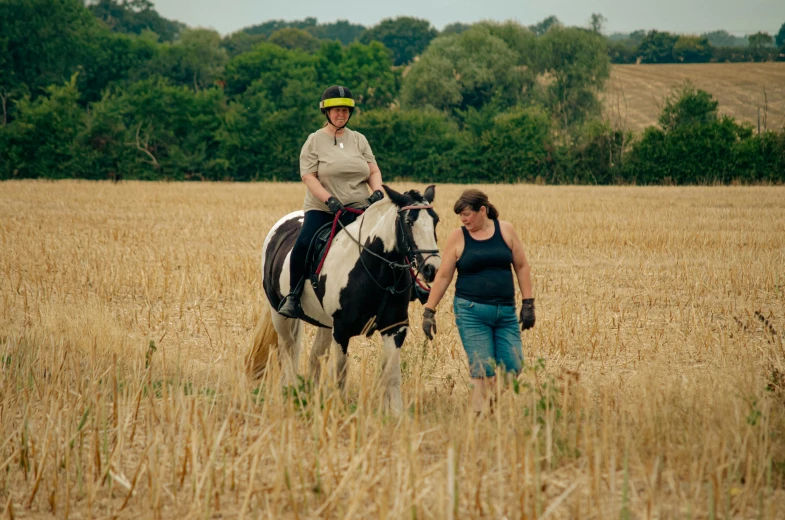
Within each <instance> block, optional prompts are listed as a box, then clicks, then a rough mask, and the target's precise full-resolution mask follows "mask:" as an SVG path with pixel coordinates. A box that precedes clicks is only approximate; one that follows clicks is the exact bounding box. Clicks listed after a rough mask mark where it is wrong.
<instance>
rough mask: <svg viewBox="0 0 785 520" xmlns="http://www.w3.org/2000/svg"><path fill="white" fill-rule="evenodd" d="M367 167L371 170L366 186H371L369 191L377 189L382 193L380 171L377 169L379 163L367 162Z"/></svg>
mask: <svg viewBox="0 0 785 520" xmlns="http://www.w3.org/2000/svg"><path fill="white" fill-rule="evenodd" d="M368 168H370V170H371V175H370V176H369V177H368V186H370V187H371V191H376V190H379V191H381V192H382V193H384V190H383V189H382V171H381V170H380V169H379V165H378V164H376V163H370V162H369V163H368Z"/></svg>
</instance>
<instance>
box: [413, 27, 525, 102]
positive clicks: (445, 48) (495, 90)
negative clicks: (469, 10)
mask: <svg viewBox="0 0 785 520" xmlns="http://www.w3.org/2000/svg"><path fill="white" fill-rule="evenodd" d="M517 61H518V56H517V55H516V53H515V52H513V51H512V50H511V49H510V48H509V47H508V46H507V45H506V44H505V43H504V41H502V39H501V38H498V37H496V36H493V35H491V34H489V32H488V31H487V30H485V29H483V28H481V27H478V28H472V29H470V30H468V31H465V32H463V33H461V34H457V35H456V34H451V35H448V36H440V37H439V38H436V39H435V40H433V42H431V45H430V46H429V47H428V49H427V50H426V51H425V52H424V53H423V55H422V56H421V57H420V60H418V61H417V62H416V63H414V64H412V67H411V70H410V71H409V73H408V74H407V75H406V76H405V77H404V79H403V84H402V88H401V100H402V102H403V104H404V106H406V107H418V106H427V105H431V106H433V107H435V108H437V109H439V110H467V109H468V108H469V107H474V108H476V109H479V108H481V107H483V106H484V105H486V104H489V103H494V104H496V105H497V106H499V107H501V108H504V107H507V106H512V105H514V104H515V103H517V102H518V100H519V99H520V98H521V97H522V96H523V94H524V92H523V86H524V84H525V80H524V79H525V77H526V76H527V72H526V71H524V70H521V69H520V68H517V67H516V63H517Z"/></svg>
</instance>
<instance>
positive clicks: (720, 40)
mask: <svg viewBox="0 0 785 520" xmlns="http://www.w3.org/2000/svg"><path fill="white" fill-rule="evenodd" d="M701 36H703V37H704V38H706V39H707V40H709V43H710V44H711V45H712V46H714V47H746V46H747V44H748V43H749V42H748V41H747V39H746V38H740V37H738V36H733V35H732V34H731V33H729V32H728V31H725V30H719V31H711V32H707V33H703V34H702V35H701Z"/></svg>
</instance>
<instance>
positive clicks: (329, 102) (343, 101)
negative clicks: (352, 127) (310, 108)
mask: <svg viewBox="0 0 785 520" xmlns="http://www.w3.org/2000/svg"><path fill="white" fill-rule="evenodd" d="M353 106H354V100H353V99H351V98H343V97H339V98H329V99H325V100H324V101H321V102H320V103H319V108H332V107H353Z"/></svg>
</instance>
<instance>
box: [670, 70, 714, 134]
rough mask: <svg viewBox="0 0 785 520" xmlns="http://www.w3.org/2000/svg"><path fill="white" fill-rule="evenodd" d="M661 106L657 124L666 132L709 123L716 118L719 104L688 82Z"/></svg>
mask: <svg viewBox="0 0 785 520" xmlns="http://www.w3.org/2000/svg"><path fill="white" fill-rule="evenodd" d="M663 105H664V106H663V109H662V113H661V114H660V118H659V124H660V127H662V129H663V130H665V131H666V132H671V131H673V130H676V129H678V128H681V127H685V126H692V125H696V124H706V123H711V122H714V121H717V118H718V112H717V109H718V107H719V102H718V101H716V100H715V99H714V98H713V97H712V95H711V94H709V93H708V92H706V91H705V90H700V89H696V88H695V85H693V84H692V83H691V82H690V81H687V82H685V83H683V84H682V85H681V86H679V87H676V88H675V89H674V90H673V91H672V92H671V94H670V95H669V96H668V97H666V98H665V102H664V103H663Z"/></svg>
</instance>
